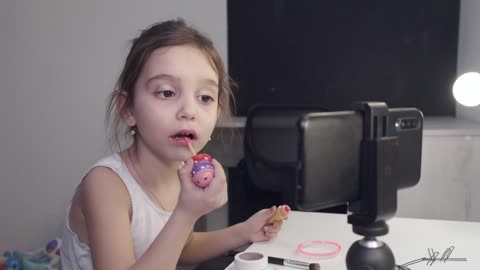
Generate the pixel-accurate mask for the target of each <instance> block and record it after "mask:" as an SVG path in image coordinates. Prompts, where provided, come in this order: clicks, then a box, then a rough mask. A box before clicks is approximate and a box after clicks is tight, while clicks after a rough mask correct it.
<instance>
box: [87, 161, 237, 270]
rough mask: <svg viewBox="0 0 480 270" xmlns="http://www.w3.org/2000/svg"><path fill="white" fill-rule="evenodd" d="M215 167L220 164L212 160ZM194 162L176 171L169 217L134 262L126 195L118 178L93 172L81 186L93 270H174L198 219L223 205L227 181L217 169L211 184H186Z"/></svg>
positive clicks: (103, 170)
mask: <svg viewBox="0 0 480 270" xmlns="http://www.w3.org/2000/svg"><path fill="white" fill-rule="evenodd" d="M213 162H214V164H215V165H217V166H218V167H219V168H221V166H220V165H219V164H218V162H217V161H215V160H213ZM192 168H193V161H192V160H188V161H187V162H186V164H185V166H183V167H182V168H181V169H180V170H179V177H180V184H181V192H180V196H179V202H178V205H177V207H176V208H175V211H174V212H173V213H172V216H171V217H170V219H169V220H168V222H167V223H166V224H165V226H164V227H163V229H162V230H161V231H160V233H159V234H158V235H157V237H156V238H155V240H154V241H153V242H152V244H151V245H150V246H149V248H148V249H147V251H146V252H145V253H144V254H143V255H142V257H140V258H138V260H137V261H135V257H134V251H133V241H132V235H131V231H130V230H131V224H130V209H131V206H130V196H129V194H128V191H127V190H126V188H125V186H124V185H123V183H122V181H121V179H120V178H119V176H118V175H117V174H115V173H114V172H113V171H111V170H110V169H108V168H104V167H98V168H94V169H93V170H92V171H91V172H89V173H88V174H87V176H86V177H85V179H84V181H83V182H82V185H81V188H80V190H81V191H80V192H81V198H82V199H81V205H82V212H83V214H84V216H85V221H86V227H87V231H88V240H89V246H90V249H91V253H92V259H93V266H94V268H95V269H96V270H104V269H119V270H124V269H125V270H126V269H175V267H176V265H177V263H178V261H179V258H180V254H181V253H182V250H183V249H184V246H185V243H186V242H187V239H188V237H189V235H190V232H191V231H192V230H193V226H194V224H195V222H196V221H197V219H198V218H199V217H200V216H202V215H204V214H206V213H208V212H210V211H212V210H213V209H216V208H218V207H220V206H222V205H224V204H225V202H226V200H227V198H226V197H227V196H226V189H227V187H226V178H225V175H224V173H223V171H217V173H216V177H215V179H214V181H213V183H212V184H210V186H209V187H208V188H206V189H203V190H202V189H199V188H198V187H197V186H195V185H194V184H193V182H192V181H191V171H192Z"/></svg>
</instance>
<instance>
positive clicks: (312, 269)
mask: <svg viewBox="0 0 480 270" xmlns="http://www.w3.org/2000/svg"><path fill="white" fill-rule="evenodd" d="M268 263H271V264H276V265H284V266H288V267H293V268H298V269H307V270H320V264H318V263H308V262H302V261H295V260H288V259H282V258H277V257H271V256H268Z"/></svg>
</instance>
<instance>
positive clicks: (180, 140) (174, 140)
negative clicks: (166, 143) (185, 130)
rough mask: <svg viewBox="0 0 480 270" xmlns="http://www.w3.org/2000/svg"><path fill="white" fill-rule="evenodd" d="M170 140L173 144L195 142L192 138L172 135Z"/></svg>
mask: <svg viewBox="0 0 480 270" xmlns="http://www.w3.org/2000/svg"><path fill="white" fill-rule="evenodd" d="M170 141H171V142H172V143H173V144H178V145H187V144H188V143H189V142H193V141H194V140H192V139H186V138H180V137H170Z"/></svg>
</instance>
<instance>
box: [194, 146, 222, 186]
mask: <svg viewBox="0 0 480 270" xmlns="http://www.w3.org/2000/svg"><path fill="white" fill-rule="evenodd" d="M187 145H188V149H190V152H192V155H193V157H192V159H193V162H194V164H193V169H192V181H193V183H195V185H197V186H198V187H200V188H205V187H207V186H208V185H210V182H212V179H213V177H214V176H215V174H214V170H213V163H212V157H211V156H210V155H208V154H196V153H195V150H194V149H193V147H192V144H191V143H190V141H189V140H188V141H187Z"/></svg>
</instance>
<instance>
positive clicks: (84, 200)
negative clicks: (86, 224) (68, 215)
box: [78, 166, 130, 214]
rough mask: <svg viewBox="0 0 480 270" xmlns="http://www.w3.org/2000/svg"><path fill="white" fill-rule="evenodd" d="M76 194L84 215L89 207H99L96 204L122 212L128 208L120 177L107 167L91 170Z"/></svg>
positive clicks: (124, 189)
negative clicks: (111, 205) (119, 209)
mask: <svg viewBox="0 0 480 270" xmlns="http://www.w3.org/2000/svg"><path fill="white" fill-rule="evenodd" d="M78 192H79V194H78V195H79V197H80V201H81V206H82V210H83V211H82V212H84V214H86V213H85V212H88V210H89V208H90V207H89V206H95V205H96V206H99V205H98V203H101V204H102V205H104V206H106V207H108V205H110V204H113V205H115V206H116V207H121V209H124V210H128V209H129V208H130V197H129V194H128V191H127V189H126V187H125V185H124V184H123V182H122V180H121V179H120V176H118V174H116V173H115V172H114V171H112V169H110V168H107V167H103V166H99V167H95V168H93V169H91V170H90V171H89V172H88V173H87V175H86V176H85V177H84V178H83V181H82V183H81V184H80V187H79V190H78ZM93 208H97V207H93ZM117 209H118V208H117ZM104 210H105V209H104Z"/></svg>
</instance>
